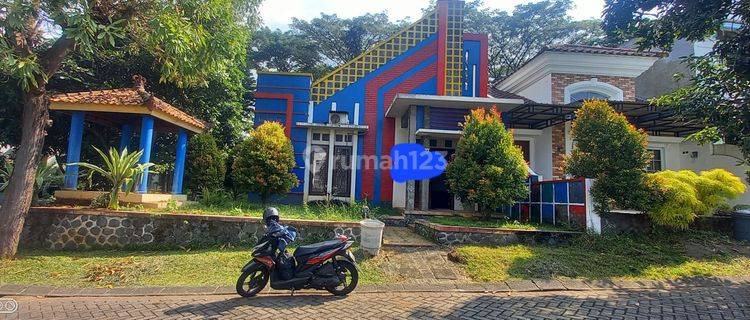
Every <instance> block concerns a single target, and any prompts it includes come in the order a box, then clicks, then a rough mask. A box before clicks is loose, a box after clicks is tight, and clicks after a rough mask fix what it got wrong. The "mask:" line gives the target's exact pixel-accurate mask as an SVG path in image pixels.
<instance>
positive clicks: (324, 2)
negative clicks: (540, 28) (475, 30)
mask: <svg viewBox="0 0 750 320" xmlns="http://www.w3.org/2000/svg"><path fill="white" fill-rule="evenodd" d="M429 2H430V1H429V0H265V1H263V4H261V6H260V15H261V18H262V19H263V24H264V25H265V26H267V27H270V28H272V29H275V28H279V29H282V30H286V29H288V28H289V27H288V26H289V24H290V23H291V22H292V18H300V19H303V20H310V19H312V18H315V17H317V16H319V15H320V13H321V12H324V13H327V14H332V13H335V14H337V15H338V16H340V17H343V18H351V17H355V16H359V15H362V14H365V13H368V12H370V13H378V12H383V11H386V12H387V13H388V16H389V17H390V18H391V20H392V21H397V20H401V19H405V18H408V20H409V21H415V20H416V19H417V18H419V17H421V12H422V11H421V9H422V8H424V7H426V6H427V5H428V3H429ZM526 2H535V1H533V0H484V5H485V7H488V8H494V9H500V10H504V11H512V10H513V7H515V6H516V5H517V4H519V3H526ZM573 2H574V5H575V8H574V9H573V10H571V11H570V12H568V14H570V16H572V17H573V18H574V19H576V20H581V19H589V18H599V17H601V12H602V9H603V8H604V0H573Z"/></svg>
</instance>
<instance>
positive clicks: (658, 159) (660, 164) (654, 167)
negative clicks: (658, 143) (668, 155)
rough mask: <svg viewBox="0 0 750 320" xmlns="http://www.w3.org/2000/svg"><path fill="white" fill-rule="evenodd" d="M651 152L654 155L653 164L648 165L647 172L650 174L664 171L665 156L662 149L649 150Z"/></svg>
mask: <svg viewBox="0 0 750 320" xmlns="http://www.w3.org/2000/svg"><path fill="white" fill-rule="evenodd" d="M648 151H649V152H651V154H652V155H653V157H652V158H651V163H649V164H648V166H647V167H646V171H648V172H657V171H661V170H664V160H663V158H662V157H663V154H662V151H661V149H649V150H648Z"/></svg>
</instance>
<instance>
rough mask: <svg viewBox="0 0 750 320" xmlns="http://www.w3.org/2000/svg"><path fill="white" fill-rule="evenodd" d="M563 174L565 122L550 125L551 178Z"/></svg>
mask: <svg viewBox="0 0 750 320" xmlns="http://www.w3.org/2000/svg"><path fill="white" fill-rule="evenodd" d="M564 176H565V123H561V124H558V125H556V126H554V127H552V178H553V179H560V178H562V177H564Z"/></svg>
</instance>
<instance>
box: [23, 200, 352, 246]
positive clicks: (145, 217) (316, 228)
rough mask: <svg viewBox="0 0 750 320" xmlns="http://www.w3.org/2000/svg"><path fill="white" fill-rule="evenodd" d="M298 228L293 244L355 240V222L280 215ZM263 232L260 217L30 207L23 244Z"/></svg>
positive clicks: (136, 242)
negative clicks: (291, 217)
mask: <svg viewBox="0 0 750 320" xmlns="http://www.w3.org/2000/svg"><path fill="white" fill-rule="evenodd" d="M282 223H283V224H285V225H291V226H294V227H295V228H297V231H298V237H297V242H296V244H306V243H312V242H317V241H322V240H327V239H331V238H333V237H335V236H336V235H340V234H343V235H346V236H348V237H350V238H353V239H354V240H355V241H357V242H359V235H360V230H359V223H357V222H330V221H309V220H282ZM263 232H264V227H263V224H262V222H261V219H260V218H251V217H230V216H206V215H191V214H169V213H166V214H153V213H148V212H123V211H106V210H93V209H73V208H46V207H45V208H32V209H31V210H30V211H29V216H28V217H27V218H26V223H25V224H24V230H23V233H22V235H21V242H20V246H21V247H23V248H44V249H55V250H74V249H91V248H121V247H132V246H137V247H187V248H190V247H196V248H198V247H208V246H216V245H225V244H232V245H252V244H254V243H255V242H256V241H257V240H258V239H259V238H260V237H261V236H262V235H263Z"/></svg>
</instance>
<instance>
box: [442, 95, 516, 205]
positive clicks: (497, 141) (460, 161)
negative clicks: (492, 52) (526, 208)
mask: <svg viewBox="0 0 750 320" xmlns="http://www.w3.org/2000/svg"><path fill="white" fill-rule="evenodd" d="M465 121H466V122H465V123H463V124H462V125H461V126H462V127H463V135H462V136H461V140H459V142H458V145H457V147H456V153H455V156H454V158H453V160H452V161H451V162H450V163H449V164H448V168H447V170H446V177H447V181H448V186H449V187H450V190H451V191H452V192H453V193H454V194H456V195H457V196H458V197H459V198H461V201H463V202H465V203H469V204H478V205H479V207H480V208H481V210H482V211H485V212H489V211H492V210H494V209H497V208H499V207H500V206H502V205H506V204H512V203H514V202H515V201H516V200H517V199H520V198H523V197H524V196H526V195H528V192H529V190H528V187H527V186H526V181H527V179H528V169H527V166H526V162H525V161H524V160H523V153H522V152H521V149H520V148H519V147H518V146H516V145H514V144H513V134H512V133H511V132H509V131H507V130H505V126H504V125H503V120H502V117H501V116H500V113H498V112H497V109H495V108H492V110H489V111H487V110H485V109H481V108H480V109H475V110H472V111H471V113H470V114H469V115H467V116H466V120H465Z"/></svg>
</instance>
